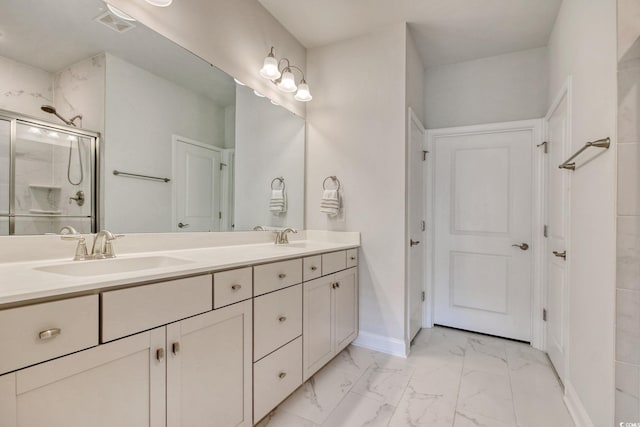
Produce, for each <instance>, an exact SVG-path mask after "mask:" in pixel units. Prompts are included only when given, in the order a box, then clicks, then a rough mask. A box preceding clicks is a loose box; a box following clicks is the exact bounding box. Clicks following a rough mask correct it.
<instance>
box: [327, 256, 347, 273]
mask: <svg viewBox="0 0 640 427" xmlns="http://www.w3.org/2000/svg"><path fill="white" fill-rule="evenodd" d="M345 268H347V254H346V252H345V251H338V252H330V253H328V254H323V255H322V275H323V276H325V275H327V274H331V273H335V272H336V271H340V270H344V269H345Z"/></svg>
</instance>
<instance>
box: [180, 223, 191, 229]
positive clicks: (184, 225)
mask: <svg viewBox="0 0 640 427" xmlns="http://www.w3.org/2000/svg"><path fill="white" fill-rule="evenodd" d="M188 226H189V224H183V223H181V222H179V223H178V228H186V227H188Z"/></svg>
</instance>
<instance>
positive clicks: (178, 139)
mask: <svg viewBox="0 0 640 427" xmlns="http://www.w3.org/2000/svg"><path fill="white" fill-rule="evenodd" d="M180 143H184V144H191V145H195V146H196V147H200V148H204V149H206V150H211V151H215V152H217V153H219V154H220V161H221V162H222V159H223V153H224V149H222V148H220V147H216V146H215V145H210V144H205V143H204V142H200V141H196V140H195V139H191V138H186V137H183V136H180V135H175V134H174V135H171V176H172V177H173V179H172V180H171V231H174V232H181V231H182V230H179V229H178V228H177V226H176V222H177V221H178V207H177V206H176V201H177V195H176V176H177V171H178V170H177V165H176V159H177V153H178V144H180ZM220 176H221V177H222V174H220ZM219 181H221V180H219ZM221 191H222V188H219V192H221ZM221 195H222V194H221V193H220V194H219V195H218V196H219V197H220V199H221V200H220V201H219V207H220V210H221V211H222V209H223V206H222V197H221ZM223 216H224V212H223ZM220 223H222V222H220Z"/></svg>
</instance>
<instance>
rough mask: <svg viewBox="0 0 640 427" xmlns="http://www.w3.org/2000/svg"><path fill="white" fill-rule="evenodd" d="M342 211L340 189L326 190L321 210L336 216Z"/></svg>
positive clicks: (323, 193)
mask: <svg viewBox="0 0 640 427" xmlns="http://www.w3.org/2000/svg"><path fill="white" fill-rule="evenodd" d="M339 211H340V193H339V192H338V190H324V191H323V192H322V200H320V212H322V213H326V214H327V215H329V216H336V215H338V212H339Z"/></svg>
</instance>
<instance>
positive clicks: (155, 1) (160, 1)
mask: <svg viewBox="0 0 640 427" xmlns="http://www.w3.org/2000/svg"><path fill="white" fill-rule="evenodd" d="M147 3H149V4H151V5H154V6H158V7H167V6H170V5H171V3H173V0H147Z"/></svg>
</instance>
